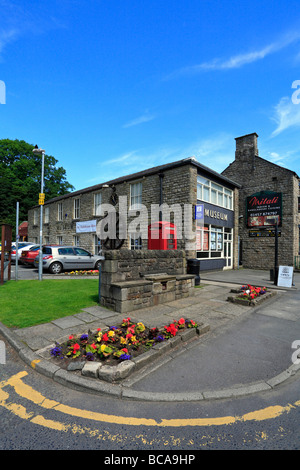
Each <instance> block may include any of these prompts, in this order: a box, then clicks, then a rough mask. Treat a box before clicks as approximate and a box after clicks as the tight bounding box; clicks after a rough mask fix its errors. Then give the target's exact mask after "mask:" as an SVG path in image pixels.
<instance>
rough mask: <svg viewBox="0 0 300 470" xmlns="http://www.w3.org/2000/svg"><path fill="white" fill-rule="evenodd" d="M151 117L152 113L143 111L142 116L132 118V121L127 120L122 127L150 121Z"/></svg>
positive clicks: (152, 117) (153, 117) (152, 116)
mask: <svg viewBox="0 0 300 470" xmlns="http://www.w3.org/2000/svg"><path fill="white" fill-rule="evenodd" d="M153 119H155V116H154V115H152V114H148V113H145V114H143V115H142V116H139V117H137V118H136V119H133V120H132V121H129V122H127V123H126V124H124V125H123V126H122V127H124V128H127V127H132V126H138V125H139V124H142V123H144V122H148V121H152V120H153Z"/></svg>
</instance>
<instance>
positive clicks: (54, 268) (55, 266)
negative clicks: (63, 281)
mask: <svg viewBox="0 0 300 470" xmlns="http://www.w3.org/2000/svg"><path fill="white" fill-rule="evenodd" d="M49 271H50V273H52V274H59V273H61V272H62V264H61V263H58V262H54V263H52V264H51V266H50V267H49Z"/></svg>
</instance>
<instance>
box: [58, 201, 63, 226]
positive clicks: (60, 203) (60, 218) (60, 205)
mask: <svg viewBox="0 0 300 470" xmlns="http://www.w3.org/2000/svg"><path fill="white" fill-rule="evenodd" d="M57 220H58V221H59V222H61V221H62V220H63V203H62V202H58V203H57Z"/></svg>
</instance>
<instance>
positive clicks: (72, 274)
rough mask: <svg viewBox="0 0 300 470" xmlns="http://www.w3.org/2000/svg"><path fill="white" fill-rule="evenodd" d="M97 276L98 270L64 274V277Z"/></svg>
mask: <svg viewBox="0 0 300 470" xmlns="http://www.w3.org/2000/svg"><path fill="white" fill-rule="evenodd" d="M98 274H99V270H98V269H89V270H85V269H81V270H79V271H78V270H76V271H70V272H65V276H86V275H89V276H96V275H98Z"/></svg>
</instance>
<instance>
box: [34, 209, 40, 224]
mask: <svg viewBox="0 0 300 470" xmlns="http://www.w3.org/2000/svg"><path fill="white" fill-rule="evenodd" d="M38 222H39V211H38V209H34V211H33V225H38Z"/></svg>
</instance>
